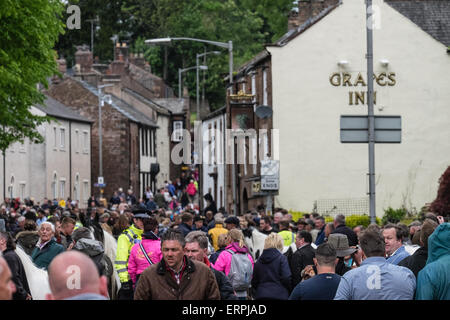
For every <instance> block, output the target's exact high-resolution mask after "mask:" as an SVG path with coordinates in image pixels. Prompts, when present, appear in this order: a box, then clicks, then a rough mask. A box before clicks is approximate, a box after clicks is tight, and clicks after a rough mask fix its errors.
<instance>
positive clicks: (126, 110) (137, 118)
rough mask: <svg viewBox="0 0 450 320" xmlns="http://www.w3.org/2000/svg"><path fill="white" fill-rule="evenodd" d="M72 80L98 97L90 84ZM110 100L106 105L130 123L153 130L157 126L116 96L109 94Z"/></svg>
mask: <svg viewBox="0 0 450 320" xmlns="http://www.w3.org/2000/svg"><path fill="white" fill-rule="evenodd" d="M73 80H75V81H77V82H79V83H80V84H81V85H82V86H83V87H85V88H86V89H88V90H89V91H90V92H91V93H92V94H94V95H95V96H97V97H98V90H97V88H96V87H93V86H91V85H90V84H88V83H86V82H84V81H81V80H77V79H73ZM111 100H112V101H111V103H110V104H109V103H108V104H109V105H111V107H112V108H114V109H116V110H117V111H119V112H120V113H122V114H123V115H124V116H125V117H127V118H128V119H130V120H131V121H134V122H137V123H140V124H142V125H146V126H149V127H155V128H157V127H158V126H157V124H156V123H155V121H153V120H152V119H150V118H149V117H147V116H146V115H145V114H143V113H142V112H140V111H139V110H136V109H135V108H133V107H132V106H130V105H129V104H128V103H126V102H125V101H123V100H121V99H119V98H117V97H116V96H114V95H112V94H111Z"/></svg>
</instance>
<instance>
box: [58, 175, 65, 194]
mask: <svg viewBox="0 0 450 320" xmlns="http://www.w3.org/2000/svg"><path fill="white" fill-rule="evenodd" d="M65 191H66V179H65V178H61V180H60V181H59V197H60V198H61V199H64V198H65V197H66V192H65Z"/></svg>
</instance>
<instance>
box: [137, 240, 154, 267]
mask: <svg viewBox="0 0 450 320" xmlns="http://www.w3.org/2000/svg"><path fill="white" fill-rule="evenodd" d="M139 247H141V250H142V252H143V253H144V256H145V258H146V259H147V261H148V263H150V265H152V264H153V262H152V260H150V258H149V256H148V254H147V252H145V249H144V246H143V245H142V242H139Z"/></svg>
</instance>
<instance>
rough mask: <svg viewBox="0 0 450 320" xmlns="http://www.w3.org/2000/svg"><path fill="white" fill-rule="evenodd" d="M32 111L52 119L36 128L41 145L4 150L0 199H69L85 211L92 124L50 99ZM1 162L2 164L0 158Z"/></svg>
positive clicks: (24, 144) (88, 194)
mask: <svg viewBox="0 0 450 320" xmlns="http://www.w3.org/2000/svg"><path fill="white" fill-rule="evenodd" d="M31 112H32V113H33V114H37V115H40V116H45V115H47V116H50V117H52V118H53V119H54V120H53V121H51V122H50V123H44V124H42V125H40V126H39V127H38V132H39V133H40V134H41V135H42V136H43V137H44V142H43V143H42V144H32V143H30V142H29V141H27V140H26V141H25V143H23V144H20V143H15V144H13V145H11V146H10V147H9V148H8V150H7V151H6V157H5V158H6V159H5V160H6V161H5V171H6V172H5V174H3V170H2V172H1V173H0V177H1V181H2V182H1V184H0V197H1V199H2V200H1V201H3V179H5V181H4V184H5V186H6V190H5V194H6V197H9V198H20V199H21V200H23V199H24V198H34V200H35V202H41V203H42V200H43V199H44V198H48V199H51V200H53V199H57V200H60V199H64V200H67V198H70V199H71V200H76V201H78V203H79V207H80V208H85V207H86V203H87V199H88V198H89V196H90V193H91V121H90V120H88V119H86V118H84V117H83V116H81V115H80V114H78V113H76V112H74V111H72V110H71V109H70V108H69V107H67V106H65V105H63V104H61V103H60V102H58V101H56V100H54V99H53V98H51V97H48V96H47V97H46V100H45V103H44V105H36V106H32V107H31ZM0 163H3V159H2V156H1V155H0Z"/></svg>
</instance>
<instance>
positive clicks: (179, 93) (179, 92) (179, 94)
mask: <svg viewBox="0 0 450 320" xmlns="http://www.w3.org/2000/svg"><path fill="white" fill-rule="evenodd" d="M192 69H197V73H198V69H201V70H208V66H194V67H189V68H185V69H178V98H180V99H181V93H182V91H181V82H182V81H181V74H182V73H183V72H186V71H189V70H192ZM197 86H198V83H197Z"/></svg>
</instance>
